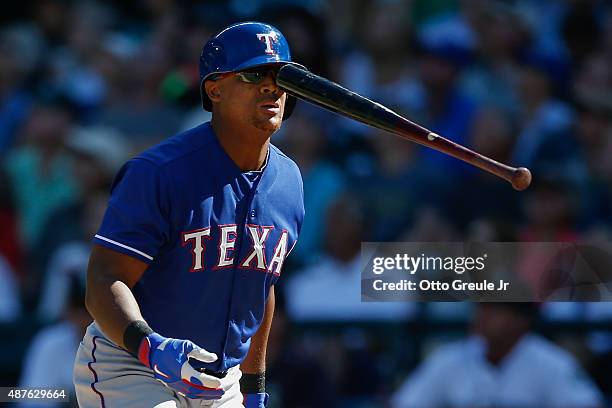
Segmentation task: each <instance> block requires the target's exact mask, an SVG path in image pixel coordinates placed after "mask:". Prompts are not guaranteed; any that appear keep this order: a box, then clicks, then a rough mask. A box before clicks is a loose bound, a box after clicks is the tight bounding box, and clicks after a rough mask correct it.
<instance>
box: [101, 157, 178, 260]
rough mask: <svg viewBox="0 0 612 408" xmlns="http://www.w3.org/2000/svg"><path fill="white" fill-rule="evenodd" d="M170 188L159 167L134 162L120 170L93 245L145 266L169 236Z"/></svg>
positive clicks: (147, 163)
mask: <svg viewBox="0 0 612 408" xmlns="http://www.w3.org/2000/svg"><path fill="white" fill-rule="evenodd" d="M166 197H168V195H167V186H166V185H164V183H163V182H162V180H161V177H160V171H159V168H158V167H157V166H155V165H154V164H153V163H150V162H148V161H146V160H143V159H133V160H131V161H129V162H128V163H126V164H125V165H124V166H123V168H122V169H121V170H120V171H119V173H118V174H117V176H116V177H115V180H114V181H113V186H112V189H111V198H110V200H109V203H108V208H107V209H106V213H105V214H104V219H103V221H102V225H101V226H100V229H99V230H98V232H97V233H96V235H95V237H94V242H95V243H96V244H98V245H102V246H104V247H107V248H109V249H112V250H115V251H118V252H121V253H124V254H126V255H129V256H132V257H134V258H137V259H139V260H141V261H144V262H146V263H150V262H151V261H153V259H155V256H156V255H157V253H158V251H159V249H160V248H161V247H162V246H163V245H164V244H165V243H166V242H167V241H168V237H169V229H170V226H169V221H168V220H169V216H168V213H169V205H168V203H169V201H168V200H167V199H166Z"/></svg>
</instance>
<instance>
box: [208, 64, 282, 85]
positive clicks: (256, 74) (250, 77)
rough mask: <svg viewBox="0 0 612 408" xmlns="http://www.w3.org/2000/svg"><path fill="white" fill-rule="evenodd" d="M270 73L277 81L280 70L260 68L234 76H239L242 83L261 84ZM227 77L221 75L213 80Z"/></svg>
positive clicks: (240, 72)
mask: <svg viewBox="0 0 612 408" xmlns="http://www.w3.org/2000/svg"><path fill="white" fill-rule="evenodd" d="M270 73H272V78H274V79H276V74H277V73H278V68H271V67H258V68H252V69H247V70H244V71H239V72H234V73H233V75H235V76H237V77H238V79H239V80H240V81H242V82H245V83H247V84H259V83H261V82H262V81H263V80H264V79H266V78H267V77H268V75H269V74H270ZM225 75H228V74H219V75H217V76H215V77H214V78H211V79H212V80H217V79H219V78H221V77H223V76H225ZM229 75H231V74H229Z"/></svg>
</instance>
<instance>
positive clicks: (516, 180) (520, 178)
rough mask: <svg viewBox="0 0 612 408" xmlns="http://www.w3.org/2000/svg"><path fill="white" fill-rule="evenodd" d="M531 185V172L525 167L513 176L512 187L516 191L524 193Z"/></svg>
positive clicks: (517, 170) (520, 168)
mask: <svg viewBox="0 0 612 408" xmlns="http://www.w3.org/2000/svg"><path fill="white" fill-rule="evenodd" d="M529 184H531V172H530V171H529V169H527V168H525V167H519V168H518V169H516V171H515V172H514V174H513V175H512V187H514V189H515V190H518V191H522V190H524V189H526V188H527V187H529Z"/></svg>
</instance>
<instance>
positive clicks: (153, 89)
mask: <svg viewBox="0 0 612 408" xmlns="http://www.w3.org/2000/svg"><path fill="white" fill-rule="evenodd" d="M147 45H149V46H147ZM168 53H169V50H168V49H162V48H160V47H158V46H157V45H156V44H142V45H140V46H138V45H136V46H135V47H134V49H128V50H127V52H126V55H118V54H115V56H116V57H119V59H118V61H117V62H118V66H117V67H116V69H117V72H115V75H114V76H113V77H112V82H110V83H109V87H110V89H109V95H108V98H107V100H106V103H105V105H104V106H103V107H102V108H101V110H100V111H99V113H98V115H97V116H96V118H94V122H93V123H94V124H95V125H98V126H103V127H112V128H116V129H117V130H119V131H120V132H121V133H123V134H124V135H126V137H128V138H129V139H130V140H131V141H132V142H133V143H138V146H137V148H138V149H139V150H140V149H141V148H144V147H148V146H150V145H151V144H153V143H154V142H156V141H160V140H162V139H164V138H166V137H169V136H170V135H172V134H174V133H175V132H176V131H177V130H178V129H179V126H180V123H181V119H182V116H181V112H180V111H179V110H178V109H177V108H176V107H174V106H173V105H171V104H169V103H167V102H166V101H164V100H162V99H161V98H160V94H159V92H160V86H161V83H162V80H163V79H164V76H165V74H166V72H167V71H168V70H169V68H170V65H169V64H170V63H171V59H170V56H169V55H168Z"/></svg>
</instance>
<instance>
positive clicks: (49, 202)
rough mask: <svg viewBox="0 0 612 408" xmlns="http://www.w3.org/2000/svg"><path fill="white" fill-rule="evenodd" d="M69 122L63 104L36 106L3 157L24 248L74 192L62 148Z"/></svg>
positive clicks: (36, 236)
mask: <svg viewBox="0 0 612 408" xmlns="http://www.w3.org/2000/svg"><path fill="white" fill-rule="evenodd" d="M71 124H72V122H71V116H70V114H69V112H68V111H67V110H66V108H65V106H62V105H57V104H51V105H42V106H38V107H37V108H35V110H34V111H33V112H32V115H31V116H30V118H29V119H28V122H27V124H26V127H25V129H24V131H23V135H22V144H21V146H20V147H19V148H16V149H14V150H12V151H11V152H10V153H9V154H8V155H7V157H6V161H5V166H6V171H7V173H8V175H9V177H10V181H11V185H12V186H13V189H14V194H15V204H16V208H18V209H19V225H20V233H21V234H22V236H23V239H24V242H25V244H26V247H27V249H28V250H31V249H33V245H34V243H36V242H37V241H38V239H39V238H40V234H41V232H42V229H43V227H44V225H45V223H46V222H47V221H48V220H49V217H50V216H51V214H52V213H53V211H55V210H56V209H57V208H58V207H60V206H62V205H64V204H66V203H69V202H71V201H72V200H74V198H75V196H76V194H77V188H76V186H75V182H74V175H73V173H72V172H71V170H70V158H69V157H68V156H67V154H66V151H65V139H66V137H67V136H68V134H69V132H70V127H71Z"/></svg>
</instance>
